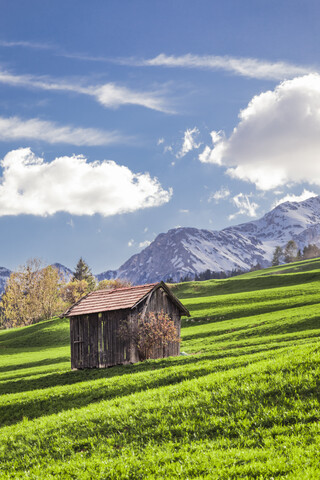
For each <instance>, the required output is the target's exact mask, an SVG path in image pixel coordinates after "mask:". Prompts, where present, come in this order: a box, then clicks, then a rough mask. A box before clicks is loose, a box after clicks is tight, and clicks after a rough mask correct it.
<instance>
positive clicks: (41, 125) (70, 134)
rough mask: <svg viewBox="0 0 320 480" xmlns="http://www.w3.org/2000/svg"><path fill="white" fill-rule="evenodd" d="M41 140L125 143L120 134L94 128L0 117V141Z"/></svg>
mask: <svg viewBox="0 0 320 480" xmlns="http://www.w3.org/2000/svg"><path fill="white" fill-rule="evenodd" d="M20 139H27V140H42V141H45V142H48V143H51V144H56V143H68V144H71V145H79V146H81V145H89V146H92V145H96V146H97V145H111V144H115V143H120V142H126V141H128V139H126V138H125V137H124V136H122V135H121V134H120V133H118V132H116V131H114V132H108V131H103V130H98V129H94V128H79V127H73V126H70V125H63V126H61V125H58V124H57V123H55V122H48V121H45V120H40V119H38V118H31V119H29V120H23V119H21V118H19V117H9V118H5V117H1V116H0V140H1V141H4V142H7V141H12V140H20Z"/></svg>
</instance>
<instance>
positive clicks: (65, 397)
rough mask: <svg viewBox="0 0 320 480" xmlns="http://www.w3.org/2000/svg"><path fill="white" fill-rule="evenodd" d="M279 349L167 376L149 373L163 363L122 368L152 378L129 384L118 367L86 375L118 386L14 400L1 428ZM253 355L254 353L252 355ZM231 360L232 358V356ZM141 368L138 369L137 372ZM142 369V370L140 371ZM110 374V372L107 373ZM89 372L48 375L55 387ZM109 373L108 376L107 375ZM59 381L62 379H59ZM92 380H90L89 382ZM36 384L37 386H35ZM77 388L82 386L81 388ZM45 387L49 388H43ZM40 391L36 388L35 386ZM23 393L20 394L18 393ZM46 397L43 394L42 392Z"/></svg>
mask: <svg viewBox="0 0 320 480" xmlns="http://www.w3.org/2000/svg"><path fill="white" fill-rule="evenodd" d="M279 348H281V347H272V348H269V349H266V348H263V349H255V352H254V353H257V354H259V353H262V354H263V353H265V354H266V355H259V356H258V357H257V358H254V357H252V356H249V358H248V352H239V354H238V355H236V356H237V357H240V361H238V362H237V363H236V365H235V364H234V363H233V362H229V363H224V364H221V363H220V364H219V363H218V362H217V363H215V364H209V365H208V363H207V364H206V365H203V364H199V367H198V368H197V367H196V366H195V368H193V369H190V370H188V369H187V368H186V369H183V368H181V369H179V370H173V371H172V370H171V371H168V372H164V374H163V375H162V376H161V375H158V376H156V375H152V373H151V371H152V370H159V369H163V368H164V366H163V365H162V362H155V361H150V362H146V363H144V364H140V365H137V366H136V365H134V366H131V367H121V368H122V370H123V373H122V375H124V374H131V373H139V372H143V371H144V372H147V371H150V373H151V375H149V376H148V377H143V378H141V377H140V378H131V376H129V378H128V381H121V375H120V368H119V367H113V368H112V372H110V373H111V375H110V374H109V375H108V376H107V377H106V376H105V375H104V376H103V373H105V372H101V371H98V372H92V371H90V372H89V375H86V378H85V379H82V381H88V380H93V379H94V378H96V379H98V378H106V379H108V378H112V377H114V376H118V377H119V382H113V383H111V384H110V383H107V382H106V383H103V384H101V383H99V384H97V385H95V384H94V383H93V384H91V385H88V388H81V389H78V390H76V389H72V388H70V390H68V391H65V392H63V393H62V392H60V393H58V392H57V395H54V394H52V392H50V394H49V393H48V396H45V397H44V396H43V395H42V398H39V396H40V395H39V396H36V395H35V396H32V398H26V399H24V400H23V403H19V402H17V403H14V400H13V401H12V402H11V403H10V404H9V405H3V406H1V405H0V418H1V425H2V426H4V425H11V424H14V423H17V422H19V421H21V420H23V418H28V419H30V420H31V419H34V418H38V417H41V416H42V415H44V414H45V415H52V414H55V413H58V412H61V411H64V410H69V409H72V408H81V407H86V406H88V405H90V404H92V403H97V402H100V401H103V400H112V399H113V398H119V397H124V396H127V395H131V394H133V393H137V392H141V391H145V390H146V389H148V390H149V389H153V388H159V387H164V386H169V385H175V384H179V383H181V382H183V381H186V380H192V379H197V378H200V377H204V376H206V375H210V374H212V373H218V372H223V371H227V370H230V369H235V368H241V367H244V366H247V365H249V364H250V365H252V364H253V363H256V362H259V361H261V360H264V359H266V358H269V357H270V350H275V351H276V350H279ZM252 353H253V352H252ZM227 356H230V355H226V353H221V354H213V355H201V356H200V357H198V358H196V357H193V358H192V357H191V358H190V357H189V358H185V359H182V361H181V362H179V363H178V365H179V366H183V365H192V364H195V363H198V362H199V361H200V360H201V361H206V360H212V361H213V360H218V359H219V358H224V357H227ZM231 356H235V355H234V354H233V355H231ZM243 356H246V358H243V359H241V357H243ZM165 363H166V364H165V366H166V367H169V366H172V365H176V366H178V365H177V362H175V361H170V360H169V361H167V362H165ZM139 367H140V368H139ZM141 367H143V368H141ZM108 370H110V369H108ZM87 373H88V371H81V372H69V373H68V374H63V375H58V376H57V375H51V376H50V380H51V383H56V384H57V382H56V381H57V378H58V377H60V380H61V379H62V378H63V379H64V380H65V382H64V385H66V384H70V382H68V381H70V378H71V376H73V377H74V379H75V374H76V376H77V377H79V376H81V375H82V376H83V375H84V374H87ZM108 373H109V372H108ZM61 377H62V378H61ZM90 377H91V378H90ZM38 383H39V382H38ZM78 385H79V386H81V384H79V382H78ZM46 386H47V387H48V386H49V385H46ZM38 387H39V385H38ZM20 391H23V390H20ZM44 394H45V392H44Z"/></svg>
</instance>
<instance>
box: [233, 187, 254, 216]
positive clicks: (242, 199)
mask: <svg viewBox="0 0 320 480" xmlns="http://www.w3.org/2000/svg"><path fill="white" fill-rule="evenodd" d="M249 197H250V195H245V194H244V193H239V194H238V195H236V196H235V197H233V198H232V202H233V203H234V205H235V206H236V207H237V208H238V212H236V213H234V214H232V215H229V220H233V219H234V218H235V217H237V216H238V215H247V216H249V217H256V216H257V213H256V210H257V209H258V208H259V205H258V204H257V203H255V202H251V201H250V199H249Z"/></svg>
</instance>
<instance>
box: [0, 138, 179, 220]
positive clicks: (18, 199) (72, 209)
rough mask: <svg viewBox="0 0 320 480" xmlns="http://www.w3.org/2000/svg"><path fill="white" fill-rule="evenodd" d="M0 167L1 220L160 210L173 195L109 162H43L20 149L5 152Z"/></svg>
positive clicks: (146, 177)
mask: <svg viewBox="0 0 320 480" xmlns="http://www.w3.org/2000/svg"><path fill="white" fill-rule="evenodd" d="M1 166H2V169H3V173H2V176H1V177H0V216H3V215H19V214H29V215H38V216H46V215H53V214H55V213H57V212H68V213H70V214H71V215H94V214H100V215H103V216H105V217H107V216H111V215H116V214H120V213H128V212H134V211H136V210H141V209H143V208H147V207H156V206H160V205H163V204H164V203H167V202H168V201H169V200H170V198H171V195H172V191H171V189H169V190H164V189H163V188H162V187H161V185H160V183H159V181H158V180H157V178H152V177H150V175H149V174H148V173H143V174H142V173H133V172H132V171H131V170H130V169H129V168H128V167H126V166H124V165H118V164H117V163H115V162H113V161H102V162H99V161H95V162H88V161H87V159H86V158H85V157H83V156H80V155H78V156H76V155H73V156H71V157H67V156H65V157H58V158H55V159H54V160H53V161H51V162H45V161H44V160H43V158H40V157H37V156H36V155H35V154H34V153H33V152H32V151H31V150H30V148H21V149H19V150H12V151H11V152H9V153H8V154H7V155H6V156H5V157H4V159H3V160H2V162H1Z"/></svg>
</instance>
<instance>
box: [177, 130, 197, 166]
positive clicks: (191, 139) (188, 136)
mask: <svg viewBox="0 0 320 480" xmlns="http://www.w3.org/2000/svg"><path fill="white" fill-rule="evenodd" d="M199 133H200V132H199V130H198V129H197V127H194V128H192V129H189V128H188V129H187V130H186V131H185V132H184V136H183V144H182V147H181V150H179V152H178V153H177V154H176V158H182V157H184V156H185V155H186V154H187V153H188V152H191V150H193V149H195V148H199V147H200V145H201V143H196V137H197V136H198V135H199Z"/></svg>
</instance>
